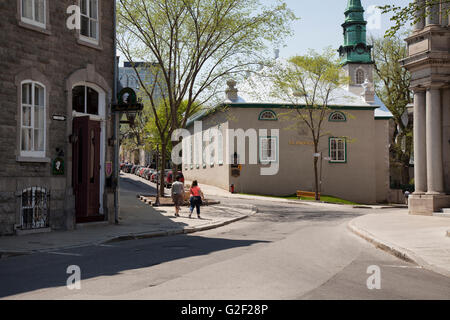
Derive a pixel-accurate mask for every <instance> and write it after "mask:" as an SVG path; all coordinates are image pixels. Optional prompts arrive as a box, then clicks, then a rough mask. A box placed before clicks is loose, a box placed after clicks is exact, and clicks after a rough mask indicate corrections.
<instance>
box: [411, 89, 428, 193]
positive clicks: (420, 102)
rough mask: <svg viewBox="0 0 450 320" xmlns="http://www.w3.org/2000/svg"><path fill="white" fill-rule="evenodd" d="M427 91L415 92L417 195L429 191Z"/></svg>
mask: <svg viewBox="0 0 450 320" xmlns="http://www.w3.org/2000/svg"><path fill="white" fill-rule="evenodd" d="M425 103H426V101H425V91H414V184H415V189H416V190H415V192H414V193H415V194H424V193H425V192H426V191H427V150H426V113H425Z"/></svg>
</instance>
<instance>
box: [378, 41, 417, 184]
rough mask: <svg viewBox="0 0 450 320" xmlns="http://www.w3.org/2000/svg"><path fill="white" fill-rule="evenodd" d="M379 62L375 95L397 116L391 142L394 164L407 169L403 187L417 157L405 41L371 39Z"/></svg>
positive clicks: (392, 161)
mask: <svg viewBox="0 0 450 320" xmlns="http://www.w3.org/2000/svg"><path fill="white" fill-rule="evenodd" d="M371 42H372V44H373V57H374V61H375V71H376V74H375V81H374V82H375V92H376V94H377V95H378V97H379V98H380V99H381V101H382V102H383V103H384V104H385V105H386V107H387V108H388V109H389V111H391V113H392V115H393V116H394V118H393V120H394V122H395V129H394V133H393V135H392V140H391V142H390V148H391V150H390V151H391V163H392V164H394V165H397V166H400V167H402V168H403V170H404V171H403V172H404V177H403V180H404V181H403V183H405V184H406V183H408V181H409V173H408V168H409V163H410V159H411V156H412V153H413V122H412V121H411V119H409V120H408V123H406V124H405V123H404V120H406V119H408V112H407V106H408V104H410V103H412V92H411V90H410V81H411V76H410V74H409V72H408V71H407V70H406V69H405V68H403V67H402V65H401V64H400V60H402V59H405V58H406V57H407V55H408V52H407V47H406V44H405V42H404V41H403V40H402V37H401V36H399V35H394V36H392V37H390V38H371Z"/></svg>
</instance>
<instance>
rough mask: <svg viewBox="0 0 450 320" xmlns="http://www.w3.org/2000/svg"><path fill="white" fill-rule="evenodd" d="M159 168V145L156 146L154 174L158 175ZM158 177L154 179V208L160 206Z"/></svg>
mask: <svg viewBox="0 0 450 320" xmlns="http://www.w3.org/2000/svg"><path fill="white" fill-rule="evenodd" d="M158 167H159V144H157V145H156V173H157V174H158V169H159V168H158ZM159 180H160V179H159V177H158V178H157V179H156V199H155V205H154V206H155V207H159V206H160V202H159Z"/></svg>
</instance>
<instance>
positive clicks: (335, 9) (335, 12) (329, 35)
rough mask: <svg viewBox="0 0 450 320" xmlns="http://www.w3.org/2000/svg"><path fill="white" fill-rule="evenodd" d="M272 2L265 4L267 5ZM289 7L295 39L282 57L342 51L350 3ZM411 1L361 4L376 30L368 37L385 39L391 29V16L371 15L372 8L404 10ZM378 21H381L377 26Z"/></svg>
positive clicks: (294, 0) (293, 2)
mask: <svg viewBox="0 0 450 320" xmlns="http://www.w3.org/2000/svg"><path fill="white" fill-rule="evenodd" d="M270 2H273V1H271V0H265V1H264V3H270ZM285 2H286V3H287V5H288V7H289V8H291V9H292V10H293V11H294V13H295V14H296V16H297V17H299V18H300V20H299V21H296V22H295V24H294V26H293V29H294V31H295V35H294V36H293V37H292V38H290V39H289V40H287V43H286V44H287V47H285V48H281V49H280V57H282V58H289V57H291V56H293V55H302V54H305V53H307V51H308V49H314V50H316V51H321V50H322V49H324V48H325V47H327V46H332V47H333V48H336V50H337V49H338V48H339V46H341V45H342V43H343V34H342V32H343V29H342V27H341V25H342V23H344V19H345V15H344V11H345V8H346V7H347V2H348V0H285ZM408 3H409V0H361V4H362V5H363V6H364V9H365V10H366V12H365V18H366V20H368V19H369V18H372V19H371V21H373V23H372V25H373V27H372V28H370V26H368V27H369V30H368V36H369V34H372V35H374V36H382V35H384V33H385V31H386V30H387V29H389V28H390V27H391V26H392V22H391V21H390V15H381V17H380V19H377V15H374V13H369V12H368V10H369V8H370V6H382V5H386V4H395V5H401V6H405V5H407V4H408ZM377 21H380V23H379V24H378V23H377Z"/></svg>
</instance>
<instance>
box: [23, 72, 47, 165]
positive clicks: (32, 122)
mask: <svg viewBox="0 0 450 320" xmlns="http://www.w3.org/2000/svg"><path fill="white" fill-rule="evenodd" d="M21 88H22V104H21V122H20V123H21V128H20V155H21V156H25V157H40V158H43V157H45V147H46V145H45V126H46V110H45V109H46V107H45V106H46V101H45V86H44V85H42V84H40V83H38V82H35V81H31V80H26V81H23V82H22V84H21Z"/></svg>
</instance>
